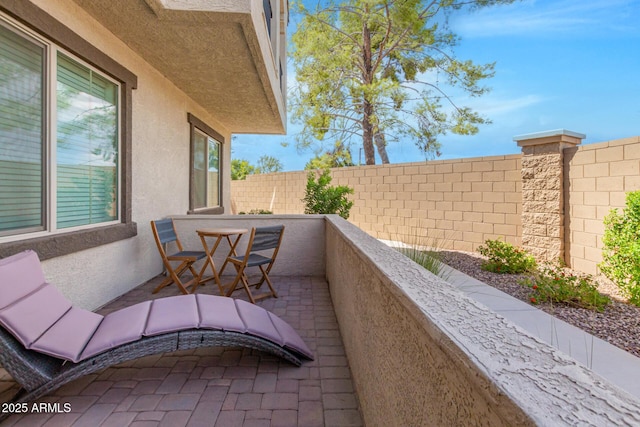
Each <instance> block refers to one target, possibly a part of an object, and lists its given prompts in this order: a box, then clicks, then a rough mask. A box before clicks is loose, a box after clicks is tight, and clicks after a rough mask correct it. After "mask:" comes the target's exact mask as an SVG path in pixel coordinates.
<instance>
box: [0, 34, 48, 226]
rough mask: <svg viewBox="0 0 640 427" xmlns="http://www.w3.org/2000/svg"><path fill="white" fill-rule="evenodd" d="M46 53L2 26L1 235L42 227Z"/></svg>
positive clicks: (0, 39)
mask: <svg viewBox="0 0 640 427" xmlns="http://www.w3.org/2000/svg"><path fill="white" fill-rule="evenodd" d="M44 55H45V48H44V46H42V45H39V44H37V43H35V42H32V41H30V40H27V39H26V38H23V37H21V36H19V35H18V34H16V33H14V32H13V31H11V30H9V29H8V28H5V27H4V26H2V25H0V236H1V235H7V234H15V233H22V232H28V231H35V230H42V229H43V228H44V221H45V218H44V212H45V209H44V208H43V206H44V203H45V200H44V192H43V188H44V170H45V168H44V166H43V165H44V150H43V146H44V145H43V142H44V140H43V136H44V135H43V120H44V104H43V102H44V97H43V93H44V87H45V85H44V77H43V76H44V69H43V67H44V63H45V61H44Z"/></svg>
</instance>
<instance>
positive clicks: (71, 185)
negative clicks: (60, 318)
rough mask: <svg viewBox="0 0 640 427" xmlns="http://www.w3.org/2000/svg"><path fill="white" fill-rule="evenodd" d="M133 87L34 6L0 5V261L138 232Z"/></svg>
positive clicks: (130, 78)
mask: <svg viewBox="0 0 640 427" xmlns="http://www.w3.org/2000/svg"><path fill="white" fill-rule="evenodd" d="M4 12H8V13H9V14H10V15H12V16H13V17H12V18H8V17H7V16H6V15H4ZM14 19H15V20H14ZM61 46H64V49H63V48H62V47H61ZM75 52H82V58H80V57H79V56H76V53H75ZM136 85H137V78H136V76H135V75H134V74H132V73H131V72H130V71H128V70H127V69H125V68H124V67H122V66H121V65H119V64H118V63H116V62H115V61H113V60H112V59H111V58H109V57H108V56H106V55H104V54H103V53H102V52H100V51H99V50H97V49H96V48H95V47H94V46H92V45H91V44H90V43H88V42H87V41H85V40H84V39H82V38H80V37H79V36H78V35H76V34H75V33H73V32H72V31H71V30H69V29H68V28H67V27H65V26H64V25H62V24H61V23H60V22H58V21H56V20H55V19H54V18H52V17H51V16H49V15H48V14H46V13H44V12H43V11H42V10H40V9H39V8H37V7H36V6H35V5H33V4H31V3H28V2H27V3H20V5H18V4H17V3H16V4H13V3H12V4H9V5H6V4H3V5H1V6H0V257H4V256H8V255H11V254H12V253H16V252H18V251H21V250H24V249H27V248H30V249H34V250H36V251H37V252H38V254H39V255H40V258H41V259H47V258H52V257H55V256H60V255H65V254H68V253H72V252H76V251H79V250H83V249H88V248H90V247H95V246H98V245H102V244H106V243H111V242H114V241H117V240H122V239H126V238H129V237H132V236H135V235H136V224H135V223H134V222H133V221H132V220H131V178H130V166H129V165H130V162H131V149H130V142H131V135H130V129H131V94H132V90H133V89H135V86H136ZM53 239H55V241H52V240H53Z"/></svg>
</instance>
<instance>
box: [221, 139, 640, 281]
mask: <svg viewBox="0 0 640 427" xmlns="http://www.w3.org/2000/svg"><path fill="white" fill-rule="evenodd" d="M521 168H522V155H521V154H514V155H507V156H494V157H479V158H468V159H454V160H437V161H429V162H416V163H403V164H391V165H377V166H359V167H348V168H340V169H333V170H332V171H331V172H332V177H333V181H332V183H331V184H332V185H348V186H350V187H352V188H353V189H354V190H355V194H354V195H353V196H351V198H352V200H353V201H354V205H353V208H352V210H351V216H350V217H349V221H350V222H351V223H353V224H355V225H357V226H358V227H360V228H361V229H363V230H364V231H366V232H367V233H369V234H371V235H372V236H374V237H376V238H380V239H390V240H408V239H411V238H412V237H414V236H415V233H416V230H418V229H420V230H425V229H428V230H429V236H430V237H435V238H436V239H437V243H438V244H439V245H441V246H444V247H445V248H452V249H456V250H464V251H475V250H476V249H477V248H478V246H479V245H480V244H482V243H483V242H484V241H485V240H486V239H495V238H504V239H505V240H506V241H508V242H510V243H513V244H516V245H521V244H522V215H523V204H522V197H523V196H522V179H523V178H522V171H521ZM563 168H564V170H563V181H564V184H563V187H564V188H563V189H560V190H559V191H563V192H564V197H563V200H564V201H563V205H564V209H563V212H564V228H563V234H564V245H563V246H564V247H563V251H564V259H565V261H566V262H567V263H568V265H570V266H572V267H574V268H576V269H578V270H581V271H583V272H586V273H589V274H597V273H598V270H597V264H598V263H599V262H600V261H601V259H602V255H601V251H602V236H603V234H604V225H603V222H602V220H603V219H604V217H605V216H606V215H607V214H608V213H609V211H610V210H611V209H612V208H622V207H624V202H625V193H626V192H629V191H634V190H640V136H638V137H633V138H625V139H621V140H615V141H607V142H601V143H597V144H589V145H579V146H577V147H572V148H566V149H565V150H564V163H563ZM306 176H307V172H288V173H276V174H268V175H252V176H249V177H248V178H247V179H246V180H245V181H232V183H231V197H232V205H233V208H234V213H239V212H241V211H245V212H247V211H249V210H251V209H268V210H271V211H273V213H276V214H284V213H289V214H297V213H303V212H304V204H303V203H302V200H301V199H302V198H303V197H304V191H305V186H306Z"/></svg>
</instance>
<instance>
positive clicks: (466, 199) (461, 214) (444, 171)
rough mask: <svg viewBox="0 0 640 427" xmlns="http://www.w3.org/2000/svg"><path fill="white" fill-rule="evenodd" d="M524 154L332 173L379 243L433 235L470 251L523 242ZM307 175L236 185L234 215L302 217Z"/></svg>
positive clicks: (257, 178) (359, 221)
mask: <svg viewBox="0 0 640 427" xmlns="http://www.w3.org/2000/svg"><path fill="white" fill-rule="evenodd" d="M520 157H521V156H520V155H509V156H495V157H482V158H470V159H456V160H438V161H430V162H416V163H403V164H391V165H378V166H359V167H347V168H340V169H333V170H332V171H331V172H332V178H333V180H332V182H331V185H348V186H349V187H351V188H353V189H354V191H355V193H354V194H353V196H352V200H353V201H354V205H353V208H352V209H351V215H350V217H349V221H350V222H352V223H354V224H355V225H357V226H358V227H360V228H361V229H363V230H364V231H366V232H368V233H369V234H371V235H373V236H375V237H378V238H381V239H392V240H402V239H403V238H405V237H406V238H409V239H410V238H413V237H415V233H416V232H417V231H416V230H417V229H421V230H425V229H428V230H430V233H429V237H433V238H436V239H437V242H438V244H441V245H445V246H446V247H448V248H453V249H457V250H466V251H473V250H475V249H476V248H477V246H478V245H480V244H481V243H482V242H484V241H485V240H486V239H495V238H498V237H501V238H505V239H506V240H507V241H509V242H511V243H514V244H519V236H520V234H521V230H520V228H521V222H520V215H521V206H522V194H521V191H522V190H521V178H520ZM306 177H307V172H290V173H276V174H268V175H251V176H249V177H247V179H246V180H244V181H233V182H232V184H231V195H232V196H231V197H232V200H233V208H234V209H235V211H234V212H235V213H240V212H248V211H250V210H252V209H267V210H271V211H272V212H273V213H276V214H278V213H290V214H293V213H303V212H304V204H303V202H302V200H301V199H302V198H303V197H304V193H305V187H306Z"/></svg>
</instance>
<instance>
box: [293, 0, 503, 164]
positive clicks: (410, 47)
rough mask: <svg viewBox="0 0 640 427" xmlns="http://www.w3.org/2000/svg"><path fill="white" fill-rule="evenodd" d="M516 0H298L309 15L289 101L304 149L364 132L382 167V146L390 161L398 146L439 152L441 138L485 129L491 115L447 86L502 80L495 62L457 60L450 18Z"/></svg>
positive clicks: (470, 90)
mask: <svg viewBox="0 0 640 427" xmlns="http://www.w3.org/2000/svg"><path fill="white" fill-rule="evenodd" d="M513 1H514V0H474V1H467V0H447V1H438V2H423V1H419V0H407V1H401V2H400V1H392V0H350V1H335V2H326V3H322V2H318V3H317V4H318V5H319V6H318V8H317V9H316V10H308V9H306V8H305V6H304V4H303V2H302V1H301V0H298V1H297V3H296V4H294V11H295V10H297V11H298V12H300V13H301V14H302V20H301V22H300V24H299V25H298V29H297V31H296V32H295V33H294V34H293V36H292V44H293V52H292V56H291V57H292V60H293V63H294V66H295V71H296V80H297V87H296V88H295V90H294V91H293V93H292V96H291V97H290V107H291V108H290V110H291V116H292V119H293V120H294V123H300V124H302V125H303V130H302V132H301V134H300V135H299V140H298V146H299V147H308V146H310V145H311V144H313V143H316V142H317V141H318V140H319V141H322V140H325V139H328V140H335V141H342V142H344V143H346V144H349V142H350V141H351V139H352V138H355V139H356V140H361V141H362V146H363V149H364V154H365V161H366V164H375V153H374V145H375V148H376V149H377V150H378V154H379V155H380V157H381V159H382V160H383V163H384V162H385V161H386V162H388V158H387V155H386V145H387V143H389V142H394V141H400V140H407V139H408V140H412V141H414V142H415V144H416V145H417V146H418V147H419V148H420V149H421V150H422V151H423V152H424V153H425V155H426V156H428V157H432V156H434V155H439V148H440V143H439V142H438V137H439V136H441V135H444V134H446V133H448V132H452V133H457V134H464V135H468V134H474V133H477V132H478V125H479V124H482V123H488V120H486V119H484V118H482V117H481V116H479V115H478V114H477V113H475V112H473V111H472V110H470V109H469V108H466V107H463V106H459V105H456V104H455V103H454V100H453V97H451V96H450V95H448V94H447V92H450V93H458V92H459V91H460V90H461V91H462V92H464V93H466V94H468V95H470V96H480V95H482V94H484V93H485V92H487V90H488V89H487V88H486V87H485V86H483V85H482V84H481V82H482V81H483V80H484V79H487V78H489V77H492V76H493V74H494V71H493V70H494V64H492V63H490V64H484V65H477V64H474V63H472V62H471V61H464V60H458V59H457V58H456V57H455V55H453V54H452V52H451V51H452V48H453V47H454V46H455V45H456V43H457V37H456V35H455V34H453V33H452V32H450V31H449V29H448V27H447V25H446V22H447V17H448V15H449V14H450V13H451V11H453V10H458V9H463V8H465V7H466V8H468V9H469V8H471V9H473V8H479V7H484V6H493V5H496V4H507V3H512V2H513ZM322 4H324V8H322V6H321V5H322ZM296 7H297V8H296ZM443 104H445V105H443Z"/></svg>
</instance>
